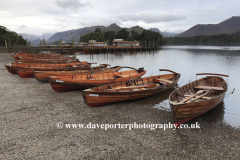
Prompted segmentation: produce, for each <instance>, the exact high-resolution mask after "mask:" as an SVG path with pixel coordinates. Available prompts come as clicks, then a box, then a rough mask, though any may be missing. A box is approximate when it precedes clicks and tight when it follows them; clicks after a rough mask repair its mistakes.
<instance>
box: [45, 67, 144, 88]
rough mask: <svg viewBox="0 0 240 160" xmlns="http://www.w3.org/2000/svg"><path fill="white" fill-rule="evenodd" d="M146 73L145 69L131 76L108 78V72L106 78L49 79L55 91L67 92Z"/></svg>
mask: <svg viewBox="0 0 240 160" xmlns="http://www.w3.org/2000/svg"><path fill="white" fill-rule="evenodd" d="M115 73H116V74H121V73H120V72H115ZM115 73H109V74H115ZM145 73H146V71H145V70H143V71H141V72H140V73H138V74H136V75H133V76H131V77H129V76H128V77H124V78H107V74H108V73H106V79H94V78H90V79H89V78H86V79H71V78H58V77H48V80H49V82H50V85H51V87H52V89H53V90H54V91H56V92H66V91H74V90H83V89H87V88H92V87H96V86H101V85H104V84H110V83H115V82H121V81H127V80H129V79H130V78H139V77H141V76H142V75H144V74H145ZM103 74H105V73H103ZM93 75H98V74H93ZM83 76H87V77H88V75H83ZM89 76H90V75H89Z"/></svg>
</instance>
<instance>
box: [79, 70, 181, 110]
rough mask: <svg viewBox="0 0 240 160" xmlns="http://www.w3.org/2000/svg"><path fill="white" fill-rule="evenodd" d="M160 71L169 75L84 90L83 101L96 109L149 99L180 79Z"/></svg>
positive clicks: (171, 86) (178, 75) (173, 73)
mask: <svg viewBox="0 0 240 160" xmlns="http://www.w3.org/2000/svg"><path fill="white" fill-rule="evenodd" d="M160 71H168V72H171V74H163V75H156V76H151V77H144V78H138V79H131V80H128V81H123V82H117V83H112V84H107V85H103V86H98V87H94V88H90V89H86V90H84V91H83V98H84V101H85V103H86V104H87V105H88V106H89V107H98V106H102V105H106V104H110V103H115V102H122V101H128V100H135V99H140V98H144V97H149V96H153V95H156V94H159V93H162V92H164V91H167V90H169V89H171V88H173V87H174V86H175V85H176V84H177V82H178V80H179V79H180V74H179V73H176V72H174V71H171V70H166V69H160Z"/></svg>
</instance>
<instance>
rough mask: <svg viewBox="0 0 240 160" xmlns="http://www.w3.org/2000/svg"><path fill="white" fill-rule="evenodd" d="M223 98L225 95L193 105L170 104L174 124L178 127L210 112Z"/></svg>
mask: <svg viewBox="0 0 240 160" xmlns="http://www.w3.org/2000/svg"><path fill="white" fill-rule="evenodd" d="M224 96H225V94H222V95H221V96H219V97H217V98H215V99H212V100H211V101H204V102H196V103H193V104H185V105H184V104H183V105H173V104H170V108H171V111H172V113H173V120H174V124H176V126H177V127H179V126H180V125H181V124H182V123H185V122H187V121H189V120H191V119H194V118H196V117H198V116H200V115H202V114H204V113H206V112H208V111H210V110H211V109H213V108H215V107H216V106H217V105H218V104H219V103H221V102H222V101H223V98H224Z"/></svg>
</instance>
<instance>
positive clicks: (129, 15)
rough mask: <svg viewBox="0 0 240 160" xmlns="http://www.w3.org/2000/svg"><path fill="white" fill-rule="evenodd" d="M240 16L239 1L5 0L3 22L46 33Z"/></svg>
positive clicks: (170, 27) (181, 25) (0, 8)
mask: <svg viewBox="0 0 240 160" xmlns="http://www.w3.org/2000/svg"><path fill="white" fill-rule="evenodd" d="M232 16H240V1H239V0H1V5H0V25H2V26H5V27H7V28H8V29H10V30H11V31H15V32H17V33H28V34H35V35H42V34H43V33H44V34H46V33H56V32H61V31H67V30H71V29H78V28H83V27H89V26H95V25H103V26H109V25H110V24H112V23H116V24H117V25H119V26H120V27H133V26H136V25H138V26H141V27H143V28H145V29H149V28H158V29H159V30H161V31H169V32H179V31H184V30H187V29H189V28H191V27H192V26H194V25H196V24H216V23H219V22H221V21H224V20H226V19H228V18H230V17H232Z"/></svg>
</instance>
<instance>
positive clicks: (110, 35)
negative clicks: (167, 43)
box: [79, 28, 164, 45]
mask: <svg viewBox="0 0 240 160" xmlns="http://www.w3.org/2000/svg"><path fill="white" fill-rule="evenodd" d="M114 39H123V40H124V41H134V40H136V41H151V42H152V41H155V42H157V43H158V44H160V45H161V44H164V38H163V36H162V35H161V34H160V33H158V32H154V31H151V30H145V29H144V30H143V31H142V33H139V32H138V31H134V30H132V31H131V32H129V31H127V30H126V29H121V30H119V31H117V32H115V31H106V32H105V31H103V32H102V31H101V29H100V28H96V29H95V31H94V32H91V33H87V34H85V35H83V36H81V37H80V40H79V41H80V42H85V43H87V42H89V40H96V41H97V42H104V41H105V42H106V41H107V42H109V43H111V42H112V41H113V40H114Z"/></svg>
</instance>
